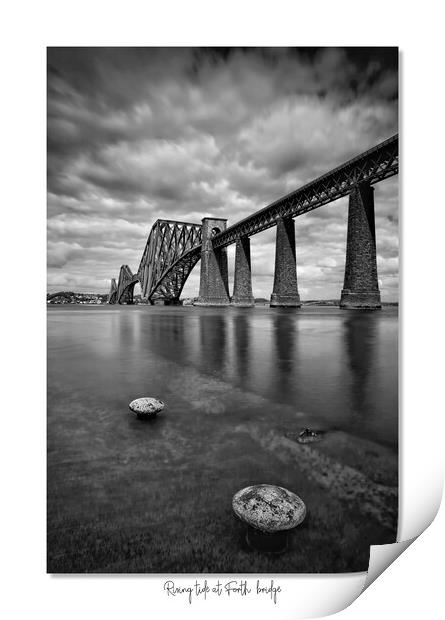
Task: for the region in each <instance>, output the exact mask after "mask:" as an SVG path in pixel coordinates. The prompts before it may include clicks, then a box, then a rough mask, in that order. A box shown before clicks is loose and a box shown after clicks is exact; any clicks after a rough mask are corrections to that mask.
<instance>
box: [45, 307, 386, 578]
mask: <svg viewBox="0 0 445 620" xmlns="http://www.w3.org/2000/svg"><path fill="white" fill-rule="evenodd" d="M144 395H152V396H156V397H158V398H160V399H162V400H164V401H165V402H166V404H167V407H166V409H165V411H164V412H163V414H161V416H160V417H159V418H158V419H157V420H156V421H154V422H149V423H144V422H141V421H138V420H135V419H133V418H132V417H131V416H130V415H129V413H128V403H129V402H130V401H131V400H133V399H134V398H137V397H140V396H144ZM305 426H311V427H314V428H319V429H323V430H325V431H327V433H326V439H325V440H323V443H320V444H317V445H316V446H315V444H314V447H313V448H307V449H306V448H305V449H303V447H302V446H300V444H297V443H296V442H295V441H294V440H293V439H295V435H296V434H298V432H299V430H301V428H304V427H305ZM397 426H398V414H397V310H396V309H393V308H391V309H384V310H382V311H379V312H354V311H340V310H339V309H337V308H320V307H306V308H302V309H300V310H298V311H295V310H290V309H283V310H279V309H269V308H268V307H257V308H255V309H235V308H222V309H215V308H198V307H161V306H153V307H150V306H128V307H116V306H114V307H112V306H106V307H105V306H91V307H85V306H72V305H66V306H58V307H57V306H56V307H50V308H48V557H49V564H48V568H49V570H50V571H52V572H83V571H105V572H109V571H118V572H135V571H136V572H206V570H207V571H208V572H225V571H229V572H244V571H245V572H256V571H257V572H261V571H267V570H269V571H273V572H279V571H287V572H289V571H292V572H293V571H294V570H295V571H298V570H301V571H304V572H314V571H315V572H317V571H319V570H320V571H327V572H333V571H334V572H335V571H343V570H366V568H367V564H366V561H367V553H368V552H369V548H368V546H369V542H368V541H369V540H371V541H372V542H373V544H382V541H383V542H392V541H393V540H394V539H395V521H394V518H393V517H394V514H393V513H394V505H393V504H394V501H396V491H395V486H396V484H397V438H398V434H397ZM336 468H337V469H336ZM333 471H338V472H340V473H339V474H338V475H337V477H336V481H335V484H334V483H333V482H332V481H331V482H330V483H329V484H328V483H327V482H324V481H327V479H328V476H329V472H333ZM357 476H358V477H357ZM339 478H341V481H342V482H341V484H338V479H339ZM260 482H269V483H273V484H282V485H283V486H287V488H290V489H291V490H294V491H296V492H298V493H299V494H300V493H301V496H302V497H303V498H304V499H305V501H306V502H307V501H308V500H309V503H310V506H311V508H312V519H310V518H309V517H308V518H307V520H306V521H307V524H305V526H304V528H306V529H304V528H303V529H302V532H303V533H302V534H301V536H302V537H303V541H304V542H305V544H307V553H302V552H301V541H300V542H299V547H300V548H299V552H298V553H296V550H295V553H294V551H293V547H292V545H291V549H290V551H289V552H288V553H287V554H284V555H282V556H277V557H276V558H275V559H273V558H271V556H266V557H263V556H262V555H261V554H258V553H256V552H251V551H250V550H248V549H247V548H245V546H244V543H243V536H242V531H241V533H240V531H239V524H238V523H236V522H233V517H232V514H231V505H230V503H231V497H232V495H233V493H235V492H236V491H237V490H239V488H242V487H243V486H247V485H250V484H256V483H260ZM348 485H349V486H348ZM369 485H370V486H369ZM346 486H348V488H352V489H353V491H352V496H351V495H350V493H349V491H348V492H347V493H346V491H345V489H346ZM359 487H360V488H359ZM363 489H368V491H367V492H368V493H371V492H372V494H373V496H374V495H375V497H376V499H375V502H374V504H373V507H372V510H371V508H369V510H368V509H364V508H363V507H362V503H363V502H362V501H361V500H362V499H363V498H362V496H361V494H363V493H364V492H365V491H364V490H363ZM369 489H370V490H369ZM303 493H304V494H305V495H304V496H303ZM351 497H352V499H351ZM389 504H391V506H390V507H389V508H390V509H388V506H389ZM308 506H309V504H308ZM387 509H388V510H389V513H391V514H389V513H388V514H387V512H388V510H387ZM367 510H368V512H366V511H367ZM309 514H310V513H309ZM391 515H392V516H391ZM314 519H315V521H314ZM317 520H318V521H317ZM328 522H329V523H328ZM315 523H318V526H317V528H315V529H311V524H312V525H313V526H314V525H315ZM321 524H322V528H323V530H324V533H323V536H321V538H320V527H321ZM237 528H238V529H237ZM342 532H343V534H342ZM334 540H335V544H334V542H333V541H334ZM360 541H361V542H360ZM336 544H338V545H339V547H338V550H337V551H336V546H335V545H336ZM326 546H329V549H330V551H329V552H326ZM358 547H359V548H360V549H362V552H360V551H359V550H358ZM365 564H366V566H365Z"/></svg>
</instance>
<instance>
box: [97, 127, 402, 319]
mask: <svg viewBox="0 0 445 620" xmlns="http://www.w3.org/2000/svg"><path fill="white" fill-rule="evenodd" d="M398 171H399V152H398V135H395V136H392V137H391V138H389V139H388V140H385V141H384V142H382V143H380V144H378V145H377V146H375V147H373V148H371V149H369V150H368V151H365V152H364V153H362V154H360V155H358V156H357V157H354V158H353V159H350V160H349V161H347V162H345V163H344V164H342V165H341V166H338V167H337V168H335V169H333V170H331V171H330V172H328V173H326V174H324V175H322V176H321V177H318V178H317V179H315V180H314V181H311V182H310V183H307V184H306V185H304V186H302V187H300V188H299V189H297V190H295V191H293V192H291V193H290V194H287V195H286V196H283V197H282V198H280V199H279V200H276V201H275V202H273V203H272V204H270V205H268V206H267V207H265V208H264V209H261V210H259V211H257V212H255V213H253V214H252V215H250V216H249V217H247V218H244V219H243V220H241V221H239V222H237V223H236V224H233V225H232V226H229V227H227V220H225V219H221V218H209V217H206V218H204V219H203V220H202V223H201V224H193V223H189V222H177V221H173V220H158V221H157V222H155V224H154V225H153V227H152V229H151V231H150V234H149V237H148V240H147V243H146V246H145V249H144V252H143V255H142V258H141V261H140V264H139V268H138V270H137V273H136V274H132V272H131V270H130V268H129V267H128V265H123V266H122V267H121V270H120V274H119V279H118V283H117V284H116V280H115V279H113V280H112V281H111V288H110V294H109V297H108V302H109V303H130V304H131V303H132V302H133V290H134V286H135V284H136V283H137V282H140V285H141V294H142V298H143V299H146V300H147V301H149V302H150V303H155V302H156V301H163V302H164V303H166V304H170V303H178V302H179V297H180V295H181V292H182V289H183V287H184V284H185V282H186V280H187V278H188V276H189V275H190V273H191V271H192V269H193V268H194V267H195V265H196V264H197V262H198V261H199V259H201V275H200V289H199V298H198V301H197V304H199V305H210V306H213V305H217V306H219V305H229V304H231V305H238V306H253V305H254V298H253V295H252V277H251V261H250V237H251V236H253V235H255V234H257V233H259V232H261V231H263V230H266V229H267V228H270V227H272V226H276V227H277V236H276V250H275V275H274V286H273V292H272V295H271V302H270V305H271V306H275V307H278V306H288V307H299V306H300V305H301V304H300V297H299V294H298V281H297V268H296V252H295V222H294V218H295V217H298V216H299V215H303V214H304V213H307V212H308V211H312V210H313V209H317V208H319V207H321V206H323V205H326V204H328V203H329V202H332V201H334V200H337V199H338V198H341V197H342V196H347V195H349V211H348V233H347V244H346V265H345V279H344V285H343V290H342V293H341V302H340V306H341V307H343V308H380V307H381V303H380V291H379V287H378V278H377V260H376V238H375V218H374V187H373V186H374V185H375V184H376V183H378V182H380V181H382V180H384V179H387V178H389V177H391V176H393V175H396V174H398ZM232 243H235V244H236V251H235V274H234V287H233V295H232V297H230V294H229V283H228V268H227V246H228V245H230V244H232Z"/></svg>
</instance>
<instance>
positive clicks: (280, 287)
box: [270, 217, 301, 308]
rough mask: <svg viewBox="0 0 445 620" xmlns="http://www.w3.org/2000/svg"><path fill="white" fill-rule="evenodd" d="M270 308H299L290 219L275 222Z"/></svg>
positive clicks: (292, 230) (293, 228) (293, 232)
mask: <svg viewBox="0 0 445 620" xmlns="http://www.w3.org/2000/svg"><path fill="white" fill-rule="evenodd" d="M270 306H271V308H277V307H281V306H283V307H291V308H299V307H300V306H301V302H300V295H299V294H298V283H297V260H296V255H295V222H294V220H293V219H292V218H286V219H283V218H281V217H280V218H279V219H278V220H277V242H276V248H275V277H274V283H273V292H272V296H271V298H270Z"/></svg>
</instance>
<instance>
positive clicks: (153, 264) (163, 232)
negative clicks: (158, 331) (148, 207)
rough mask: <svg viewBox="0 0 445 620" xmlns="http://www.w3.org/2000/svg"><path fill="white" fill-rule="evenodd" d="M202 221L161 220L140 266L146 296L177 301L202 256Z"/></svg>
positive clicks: (149, 240)
mask: <svg viewBox="0 0 445 620" xmlns="http://www.w3.org/2000/svg"><path fill="white" fill-rule="evenodd" d="M200 251H201V224H192V223H190V222H175V221H173V220H158V221H157V222H155V224H154V225H153V227H152V229H151V231H150V235H149V237H148V241H147V243H146V246H145V249H144V253H143V255H142V259H141V262H140V264H139V269H138V279H139V281H140V283H141V292H142V297H143V298H144V299H149V300H150V301H156V300H161V299H162V300H164V301H175V300H178V299H179V296H180V294H181V291H182V289H183V286H184V284H185V282H186V280H187V278H188V276H189V274H190V272H191V270H192V269H193V267H194V266H195V265H196V263H197V262H198V260H199V258H200V257H201V254H200Z"/></svg>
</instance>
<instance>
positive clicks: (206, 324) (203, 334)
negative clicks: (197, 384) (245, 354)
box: [199, 312, 228, 373]
mask: <svg viewBox="0 0 445 620" xmlns="http://www.w3.org/2000/svg"><path fill="white" fill-rule="evenodd" d="M227 318H228V317H227V315H226V314H224V313H218V314H215V313H213V312H210V313H202V314H200V316H199V336H200V342H201V351H200V355H201V358H202V360H205V362H206V365H207V368H208V369H209V370H212V371H213V372H215V373H217V372H220V371H222V370H223V368H224V365H225V356H226V348H227Z"/></svg>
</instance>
